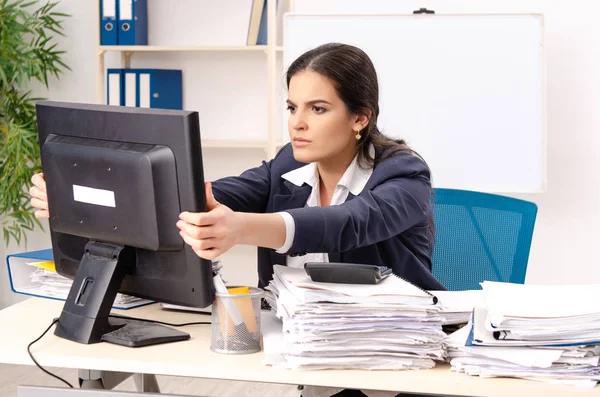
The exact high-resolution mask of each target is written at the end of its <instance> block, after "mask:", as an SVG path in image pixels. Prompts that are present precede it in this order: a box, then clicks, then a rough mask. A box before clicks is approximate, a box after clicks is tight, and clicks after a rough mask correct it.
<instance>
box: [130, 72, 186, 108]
mask: <svg viewBox="0 0 600 397" xmlns="http://www.w3.org/2000/svg"><path fill="white" fill-rule="evenodd" d="M123 74H124V80H125V85H124V86H125V90H124V94H123V95H124V104H125V106H137V107H142V108H155V109H176V110H182V109H183V89H182V87H183V81H182V73H181V70H171V69H124V71H123Z"/></svg>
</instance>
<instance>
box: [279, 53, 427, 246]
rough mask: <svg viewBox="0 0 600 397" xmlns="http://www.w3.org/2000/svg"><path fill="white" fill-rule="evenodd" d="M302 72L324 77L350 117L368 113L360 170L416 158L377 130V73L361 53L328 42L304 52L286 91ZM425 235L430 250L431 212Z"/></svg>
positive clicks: (290, 74) (360, 143)
mask: <svg viewBox="0 0 600 397" xmlns="http://www.w3.org/2000/svg"><path fill="white" fill-rule="evenodd" d="M302 71H312V72H316V73H319V74H320V75H322V76H325V77H327V78H328V79H329V80H330V81H331V82H332V83H333V85H334V87H335V89H336V91H337V93H338V96H339V97H340V98H341V100H342V101H343V102H344V104H345V105H346V108H347V109H348V111H349V112H350V113H351V114H361V115H367V116H368V115H369V114H370V118H369V124H367V126H366V127H365V128H363V129H362V130H361V131H360V134H361V138H360V140H359V141H358V164H359V165H360V166H361V167H362V168H372V167H375V166H376V165H377V164H378V163H379V162H380V161H382V160H384V159H386V158H388V157H390V156H392V155H393V154H394V153H396V152H398V151H401V150H408V151H411V152H412V153H414V154H416V155H417V156H418V153H416V152H414V151H413V150H412V149H410V148H409V147H408V145H407V144H406V142H404V140H394V139H391V138H388V137H386V136H385V135H384V134H382V133H381V131H379V128H378V127H377V117H378V116H379V83H378V80H377V72H376V71H375V66H373V63H372V62H371V59H370V58H369V56H368V55H367V54H366V53H365V52H364V51H363V50H361V49H360V48H357V47H354V46H351V45H347V44H340V43H329V44H324V45H321V46H319V47H317V48H314V49H312V50H310V51H308V52H305V53H304V54H302V55H301V56H300V57H299V58H298V59H296V60H295V61H294V62H293V63H292V64H291V65H290V67H289V68H288V70H287V73H286V84H287V88H288V89H289V87H290V81H291V80H292V77H293V76H294V75H295V74H297V73H299V72H302ZM370 145H373V146H374V147H375V153H377V154H379V157H378V156H377V154H376V155H375V157H371V154H370V153H369V147H370ZM419 157H420V156H419ZM432 194H433V192H432ZM429 235H430V236H429V237H430V239H429V240H430V247H431V248H432V247H433V241H434V237H435V236H434V235H435V229H434V224H433V214H432V213H430V219H429Z"/></svg>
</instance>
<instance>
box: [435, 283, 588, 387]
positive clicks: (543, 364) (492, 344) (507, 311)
mask: <svg viewBox="0 0 600 397" xmlns="http://www.w3.org/2000/svg"><path fill="white" fill-rule="evenodd" d="M482 287H483V293H484V302H485V303H484V306H477V307H475V309H474V311H473V317H472V320H471V322H470V323H469V324H468V325H467V326H466V327H464V328H462V329H460V330H459V331H457V332H455V333H453V334H452V335H450V336H449V337H448V339H447V340H446V348H447V354H448V357H449V359H450V363H451V365H452V369H453V370H454V371H458V372H465V373H467V374H469V375H479V376H483V377H495V376H497V377H517V378H525V379H533V380H539V381H546V382H552V383H563V384H573V385H577V386H584V387H585V386H589V387H593V386H595V385H596V383H597V382H598V381H600V366H599V362H600V305H598V302H597V296H598V291H600V285H573V286H569V285H566V286H564V285H563V286H541V285H521V284H510V283H499V282H488V281H486V282H483V283H482Z"/></svg>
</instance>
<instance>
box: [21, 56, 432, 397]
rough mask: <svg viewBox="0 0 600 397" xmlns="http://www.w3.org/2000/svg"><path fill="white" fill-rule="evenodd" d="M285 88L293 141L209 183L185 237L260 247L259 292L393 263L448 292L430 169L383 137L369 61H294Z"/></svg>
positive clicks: (199, 243)
mask: <svg viewBox="0 0 600 397" xmlns="http://www.w3.org/2000/svg"><path fill="white" fill-rule="evenodd" d="M286 80H287V87H288V94H289V95H288V100H287V104H288V109H289V112H290V115H289V119H288V129H289V134H290V141H291V143H290V144H289V145H286V146H284V147H283V148H282V149H281V150H280V151H279V153H278V154H277V155H276V157H275V158H274V159H273V160H271V161H269V162H263V164H262V166H260V167H257V168H254V169H250V170H248V171H246V172H244V173H243V174H242V175H240V176H239V177H228V178H223V179H220V180H218V181H215V182H214V183H213V184H212V186H211V184H210V183H207V184H206V197H207V207H208V211H207V212H205V213H190V212H183V213H182V214H181V215H180V219H179V221H178V222H177V226H178V227H179V229H180V234H181V236H182V238H183V240H184V241H185V242H186V243H187V244H189V245H190V246H191V247H192V248H193V249H194V251H195V252H196V254H197V255H198V256H200V257H202V258H205V259H214V258H215V257H217V256H219V255H221V254H223V253H224V252H226V251H227V250H229V249H230V248H231V247H233V246H234V245H236V244H246V245H255V246H257V247H259V248H258V273H259V285H260V286H261V287H265V286H266V285H267V284H268V283H269V281H270V280H271V279H272V275H273V265H275V264H287V266H294V267H302V266H303V265H304V263H306V262H309V261H310V262H324V261H329V262H346V263H368V264H374V265H386V266H389V267H391V268H392V270H393V272H394V273H395V274H396V275H398V276H400V277H403V278H405V279H407V280H409V281H411V282H412V283H414V284H416V285H418V286H420V287H421V288H424V289H430V290H433V289H444V287H443V286H442V285H441V284H440V283H439V282H438V281H437V280H436V279H435V278H434V277H433V275H432V274H431V251H432V241H433V239H432V237H433V236H432V234H433V233H432V231H433V223H432V218H431V207H430V197H431V182H430V172H429V169H428V167H427V164H425V162H424V161H423V160H422V159H421V158H420V157H419V156H417V155H416V154H415V153H414V152H413V151H411V150H410V149H409V148H408V147H407V146H406V145H405V144H404V142H403V141H393V140H391V139H389V138H386V137H385V136H384V135H383V134H382V133H381V132H380V131H379V130H378V128H377V117H378V116H379V104H378V100H379V88H378V82H377V74H376V72H375V68H374V66H373V64H372V63H371V60H370V59H369V57H368V56H367V55H366V54H365V53H364V52H363V51H362V50H360V49H358V48H356V47H352V46H349V45H344V44H326V45H323V46H320V47H318V48H315V49H313V50H311V51H308V52H306V53H305V54H303V55H302V56H300V57H299V58H298V59H296V60H295V61H294V63H292V65H291V66H290V68H289V70H288V72H287V78H286ZM33 183H34V186H33V187H32V188H31V192H30V193H31V196H32V201H31V204H32V205H33V206H34V207H35V208H37V209H38V210H37V211H36V216H38V217H48V205H47V202H46V200H47V198H46V195H45V182H44V179H43V176H42V175H41V174H36V175H34V177H33ZM344 392H350V391H344ZM353 392H357V391H353Z"/></svg>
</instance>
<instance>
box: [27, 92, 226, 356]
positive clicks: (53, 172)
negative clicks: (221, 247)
mask: <svg viewBox="0 0 600 397" xmlns="http://www.w3.org/2000/svg"><path fill="white" fill-rule="evenodd" d="M36 113H37V122H38V134H39V144H40V153H41V159H42V169H43V173H44V178H45V179H46V183H47V194H48V206H49V211H50V220H49V222H50V223H49V224H50V234H51V239H52V250H53V255H54V261H55V264H56V270H57V272H58V273H59V274H61V275H64V276H66V277H69V278H72V279H74V281H73V285H72V287H71V290H70V292H69V295H68V298H67V300H66V302H65V305H64V308H63V311H62V313H61V315H60V318H59V321H58V325H57V328H56V331H55V334H56V335H58V336H60V337H63V338H66V339H70V340H73V341H77V342H80V343H96V342H100V341H102V340H104V341H110V342H114V343H120V344H124V345H146V344H152V343H162V342H164V341H170V340H178V339H182V338H183V339H185V338H186V337H187V338H189V335H187V334H185V333H182V332H180V331H177V330H174V329H173V330H171V329H169V328H166V327H163V328H156V327H155V328H152V327H151V326H150V325H148V324H144V325H143V326H141V324H135V323H133V322H129V323H128V322H126V321H123V320H121V319H115V318H109V312H110V310H111V307H112V304H113V301H114V299H115V297H116V294H117V292H121V293H125V294H129V295H133V296H138V297H142V298H147V299H151V300H156V301H160V302H167V303H173V304H178V305H185V306H194V307H206V306H208V305H210V304H211V303H212V302H213V299H214V288H213V282H212V263H211V261H208V260H204V259H201V258H199V257H198V256H197V255H196V253H195V252H194V251H193V250H192V249H191V248H190V247H189V246H188V245H187V244H185V243H184V242H183V240H182V238H181V236H180V235H179V229H178V228H177V226H176V223H177V221H178V219H179V214H180V213H181V212H182V211H191V212H202V211H205V210H206V198H205V190H204V176H203V168H202V152H201V147H200V127H199V121H198V113H197V112H190V111H181V110H162V109H142V108H130V107H119V106H105V105H90V104H75V103H64V102H52V101H40V102H38V103H37V105H36ZM113 331H114V332H113Z"/></svg>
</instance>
